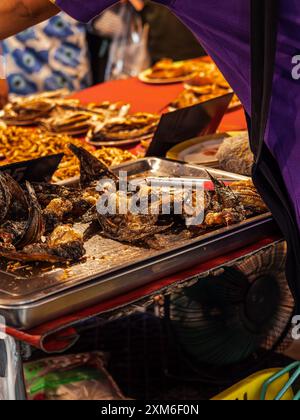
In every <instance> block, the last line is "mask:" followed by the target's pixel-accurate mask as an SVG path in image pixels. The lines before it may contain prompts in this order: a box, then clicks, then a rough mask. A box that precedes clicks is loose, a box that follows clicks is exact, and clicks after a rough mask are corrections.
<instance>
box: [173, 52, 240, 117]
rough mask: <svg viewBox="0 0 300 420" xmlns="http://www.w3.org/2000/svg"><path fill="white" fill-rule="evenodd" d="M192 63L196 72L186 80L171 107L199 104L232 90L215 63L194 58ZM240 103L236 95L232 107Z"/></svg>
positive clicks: (179, 107)
mask: <svg viewBox="0 0 300 420" xmlns="http://www.w3.org/2000/svg"><path fill="white" fill-rule="evenodd" d="M192 63H193V64H192V65H193V66H194V70H195V71H196V74H194V76H193V77H192V78H191V79H190V80H187V81H186V83H185V84H184V87H185V89H184V90H183V91H182V92H181V93H180V94H179V96H178V97H177V98H176V99H175V100H174V101H173V102H172V103H171V104H170V108H171V109H181V108H186V107H189V106H193V105H197V104H200V103H203V102H206V101H209V100H210V99H214V98H217V97H218V96H222V95H226V94H227V93H231V92H232V89H231V87H230V85H229V83H228V82H227V80H226V79H225V77H224V76H223V74H222V73H221V72H220V70H219V69H218V67H217V66H216V65H215V64H213V63H203V62H201V61H197V60H194V61H193V60H192ZM205 65H206V66H207V67H206V68H205V67H203V66H205ZM197 67H198V69H197ZM240 104H241V103H240V100H239V98H238V97H237V96H236V95H234V97H233V99H232V102H231V104H230V108H233V107H236V106H239V105H240Z"/></svg>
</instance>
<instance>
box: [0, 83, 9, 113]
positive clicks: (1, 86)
mask: <svg viewBox="0 0 300 420" xmlns="http://www.w3.org/2000/svg"><path fill="white" fill-rule="evenodd" d="M7 101H8V84H7V81H6V80H5V79H0V109H2V108H3V107H4V105H6V103H7Z"/></svg>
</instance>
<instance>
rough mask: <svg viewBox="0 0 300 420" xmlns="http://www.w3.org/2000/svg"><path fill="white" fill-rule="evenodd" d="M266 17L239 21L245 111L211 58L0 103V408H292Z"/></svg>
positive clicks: (294, 393)
mask: <svg viewBox="0 0 300 420" xmlns="http://www.w3.org/2000/svg"><path fill="white" fill-rule="evenodd" d="M266 3H268V5H269V2H266ZM265 6H266V5H265V4H264V5H263V6H262V5H259V4H258V2H255V1H254V2H253V10H252V11H251V12H252V13H253V15H252V34H254V35H255V34H256V33H257V32H256V30H257V29H259V35H260V36H259V37H256V36H254V35H253V39H252V95H248V96H249V97H248V96H247V95H246V93H245V89H244V88H245V86H244V80H242V79H243V77H239V78H238V80H236V81H235V83H233V84H234V85H235V86H236V87H237V89H238V91H239V93H240V94H241V101H242V102H243V104H244V106H245V110H246V113H245V110H244V108H243V107H242V104H241V102H240V99H239V98H238V96H237V95H236V94H235V92H234V91H233V90H232V88H231V86H230V84H229V83H228V82H227V80H226V79H225V77H224V76H223V74H222V73H221V72H220V70H219V69H218V68H217V66H216V64H215V63H214V62H213V61H212V59H211V58H209V57H204V58H203V57H202V58H197V59H190V60H185V61H173V60H171V59H163V60H161V61H159V62H158V63H156V64H154V65H153V66H152V67H151V68H149V69H147V70H145V71H143V72H141V73H140V74H139V76H138V77H137V78H129V79H127V80H115V81H111V82H107V83H104V84H101V85H98V86H94V87H92V88H89V89H85V90H83V91H81V92H78V93H76V94H72V95H71V94H70V92H69V91H68V90H65V89H63V90H59V91H54V92H43V93H42V94H33V95H29V96H26V97H15V96H12V97H11V98H10V100H9V102H8V104H7V105H5V107H4V108H3V110H2V111H1V114H0V158H1V160H0V202H1V209H0V225H1V228H0V258H1V268H0V272H1V276H0V317H1V318H0V373H1V374H0V399H12V400H13V399H26V398H29V399H35V400H37V399H85V398H86V399H88V398H87V397H86V396H87V395H89V396H90V399H98V400H101V399H115V400H126V399H134V400H139V399H142V400H145V399H162V400H172V399H174V400H180V399H183V398H184V399H190V400H193V399H195V400H199V399H203V398H204V399H211V398H213V399H222V400H224V399H225V400H226V399H274V398H275V399H295V400H297V399H299V398H300V394H299V390H298V388H297V384H296V385H295V383H296V381H297V378H298V377H299V374H300V368H299V363H293V364H291V365H290V361H291V360H290V359H288V358H287V357H286V356H284V354H285V355H288V356H291V355H292V353H289V352H287V350H289V349H290V348H291V347H293V344H295V343H294V341H297V337H296V335H295V329H293V332H291V325H292V324H291V321H292V319H293V316H294V315H295V313H296V312H295V311H296V310H297V300H296V297H297V288H298V282H297V280H296V279H297V276H294V277H293V275H294V274H295V273H297V267H298V258H297V255H298V253H297V251H298V249H299V238H298V230H297V228H296V221H295V220H296V219H295V217H294V212H293V208H292V204H294V203H291V202H290V200H289V199H288V195H287V194H286V192H287V191H286V187H287V184H286V182H285V181H286V179H287V178H288V176H287V173H286V172H285V171H282V168H283V166H284V165H283V166H282V162H280V163H281V167H280V168H279V167H278V164H277V162H276V160H275V156H274V154H273V153H272V152H271V149H272V148H271V147H269V148H267V146H266V143H265V133H266V127H267V132H268V133H269V134H270V133H271V134H270V138H271V140H272V139H273V140H274V138H275V137H276V136H275V134H276V135H277V133H274V132H273V131H272V130H273V128H272V126H270V121H269V122H268V116H269V111H270V109H269V108H270V103H272V101H271V95H272V92H271V90H272V89H271V88H272V86H271V85H272V84H271V83H270V80H272V77H271V76H272V75H273V71H274V68H273V67H274V61H275V49H274V39H275V37H274V34H275V31H274V26H273V25H272V22H273V23H274V20H275V14H273V13H272V12H273V11H274V10H273V7H270V9H268V10H269V11H267V9H265ZM175 7H176V5H175ZM179 12H180V10H179ZM256 13H258V15H259V16H262V19H261V20H256V19H253V17H254V16H256ZM183 17H184V16H183ZM259 25H260V26H259ZM262 45H264V48H261V46H262ZM206 47H207V48H208V50H209V51H210V50H211V49H212V48H210V47H211V46H210V45H206ZM214 58H215V59H216V61H217V62H219V64H221V67H223V68H225V70H226V67H228V65H229V63H225V64H226V65H224V63H222V62H220V56H219V55H218V54H215V55H214ZM222 64H223V66H222ZM262 69H263V70H264V71H262ZM226 73H228V68H227V71H226ZM229 76H230V75H229ZM229 79H230V77H229ZM230 81H231V82H232V81H234V80H230ZM239 85H240V86H239ZM250 96H252V120H251V121H250V119H249V114H250V112H249V111H250V108H251V106H250V101H249V100H250ZM272 105H274V104H273V103H272ZM271 111H272V112H271V114H272V117H273V119H274V115H276V112H275V111H274V109H273V108H272V106H271ZM272 121H273V120H272ZM274 125H276V124H274ZM248 131H249V133H250V136H249V134H248ZM272 135H273V137H272ZM249 137H250V138H249ZM271 140H270V141H271ZM249 143H250V146H251V147H250V146H249ZM269 146H270V145H269ZM289 158H291V157H289ZM283 169H284V168H283ZM280 173H282V177H281V174H280ZM288 188H291V185H288ZM279 203H280V205H279ZM271 211H272V212H271ZM287 262H288V270H287V275H286V271H285V268H286V263H287ZM293 325H295V323H293ZM295 337H296V338H295ZM70 352H72V353H70ZM58 354H61V355H59V356H57V355H58ZM294 354H295V353H294ZM46 355H47V358H46V357H45V356H46ZM23 362H26V363H24V371H23ZM278 366H282V367H285V369H284V370H283V371H282V370H280V369H278ZM267 368H268V370H262V369H267ZM258 370H260V372H259V373H257V371H258ZM23 372H25V380H24V378H23ZM137 372H139V373H140V372H143V374H137ZM253 374H254V375H253ZM249 375H251V376H250V377H249V379H248V380H247V381H246V382H245V381H242V382H239V381H241V380H243V379H245V378H246V377H247V376H249ZM53 378H55V379H53ZM40 379H41V381H40ZM202 383H207V384H209V385H210V386H212V389H211V390H209V386H207V387H206V388H205V389H203V387H201V385H200V384H202ZM232 385H233V387H231V386H232ZM229 387H230V388H229ZM226 389H227V390H226ZM224 390H225V391H224ZM220 392H221V393H220ZM216 395H217V396H216Z"/></svg>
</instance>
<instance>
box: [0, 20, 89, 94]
mask: <svg viewBox="0 0 300 420" xmlns="http://www.w3.org/2000/svg"><path fill="white" fill-rule="evenodd" d="M85 31H86V28H85V25H84V24H81V23H79V22H77V21H75V20H74V19H72V18H71V17H70V16H68V15H66V14H64V13H60V14H59V15H57V16H54V17H53V18H51V19H49V20H48V21H46V22H43V23H41V24H39V25H36V26H35V27H34V28H30V29H27V30H26V31H24V32H22V33H20V34H18V35H16V36H14V37H11V38H8V39H7V40H5V41H3V43H2V49H3V53H4V55H5V57H6V62H7V80H8V84H9V88H10V92H11V93H14V94H17V95H29V94H32V93H36V92H41V91H45V90H56V89H61V88H68V89H70V90H80V89H84V88H86V87H88V86H89V85H90V82H91V79H90V62H89V56H88V49H87V44H86V32H85Z"/></svg>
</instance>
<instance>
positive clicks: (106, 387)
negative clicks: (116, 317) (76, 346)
mask: <svg viewBox="0 0 300 420" xmlns="http://www.w3.org/2000/svg"><path fill="white" fill-rule="evenodd" d="M24 371H25V380H26V389H27V395H28V398H29V399H30V400H67V401H73V400H77V401H80V400H85V401H101V400H123V399H124V397H123V395H122V393H121V391H120V390H119V388H118V386H117V385H116V383H115V382H114V380H113V379H112V377H111V376H110V375H109V374H108V372H107V371H106V369H105V355H103V353H100V352H96V353H84V354H77V355H67V356H58V357H52V358H48V359H44V360H40V361H37V362H32V363H27V364H26V365H25V367H24Z"/></svg>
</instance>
